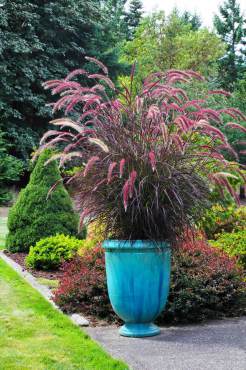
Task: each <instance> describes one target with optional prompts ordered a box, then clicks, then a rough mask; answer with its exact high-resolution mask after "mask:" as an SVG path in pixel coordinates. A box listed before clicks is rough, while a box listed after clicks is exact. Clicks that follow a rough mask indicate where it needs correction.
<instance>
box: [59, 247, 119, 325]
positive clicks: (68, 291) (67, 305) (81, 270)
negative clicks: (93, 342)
mask: <svg viewBox="0 0 246 370" xmlns="http://www.w3.org/2000/svg"><path fill="white" fill-rule="evenodd" d="M54 301H55V302H56V303H57V304H58V305H59V306H60V307H61V308H62V309H63V310H64V311H65V312H83V313H84V314H85V315H89V316H95V317H96V318H107V320H108V321H113V320H117V319H116V316H115V314H114V312H113V309H112V307H111V304H110V302H109V298H108V293H107V288H106V277H105V264H104V251H103V249H102V248H101V247H96V248H94V249H92V250H88V251H86V252H85V254H84V255H83V256H82V257H81V256H76V257H75V258H74V259H73V260H72V261H70V262H67V263H65V264H64V266H63V277H62V279H61V281H60V285H59V288H58V289H57V290H56V292H55V296H54Z"/></svg>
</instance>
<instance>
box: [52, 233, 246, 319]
mask: <svg viewBox="0 0 246 370" xmlns="http://www.w3.org/2000/svg"><path fill="white" fill-rule="evenodd" d="M172 259H173V261H172V266H173V267H172V279H171V288H170V294H169V299H168V303H167V306H166V308H165V310H164V312H163V313H162V314H161V316H160V317H159V318H158V322H159V323H171V322H172V323H178V322H180V323H181V322H195V321H201V320H204V319H207V318H221V317H224V316H235V315H240V314H242V313H243V311H244V310H245V283H243V282H242V281H243V276H242V274H243V273H242V270H240V269H239V268H238V267H237V266H236V262H235V260H234V259H232V258H229V257H228V256H227V255H226V254H224V253H223V252H221V251H219V250H216V249H214V248H211V247H209V246H208V245H207V243H206V241H205V240H197V241H196V242H192V241H188V242H185V243H183V245H182V246H181V247H180V248H179V249H178V250H177V249H174V250H173V258H172ZM54 299H55V302H56V303H57V304H58V305H59V306H60V307H61V308H62V309H63V310H64V311H66V312H83V313H84V314H85V315H92V316H95V317H96V318H104V319H106V320H107V321H109V322H112V321H119V319H118V318H117V317H116V315H115V314H114V313H113V310H112V308H111V305H110V302H109V298H108V294H107V286H106V277H105V263H104V252H103V250H102V248H101V247H96V248H94V249H92V250H90V251H89V252H85V254H84V255H83V256H77V257H76V258H75V259H74V260H73V261H71V262H69V263H66V264H65V265H64V277H63V279H62V280H61V282H60V286H59V288H58V290H57V291H56V292H55V298H54ZM243 299H244V301H243Z"/></svg>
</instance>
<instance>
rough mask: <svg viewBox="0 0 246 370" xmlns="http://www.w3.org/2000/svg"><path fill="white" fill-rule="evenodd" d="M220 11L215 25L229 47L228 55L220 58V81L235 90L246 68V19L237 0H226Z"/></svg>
mask: <svg viewBox="0 0 246 370" xmlns="http://www.w3.org/2000/svg"><path fill="white" fill-rule="evenodd" d="M219 12H220V14H219V15H216V16H215V17H214V26H215V28H216V30H217V33H218V34H219V35H220V37H221V39H222V40H223V41H224V42H225V43H226V48H227V53H226V55H225V56H224V57H223V58H222V59H221V60H220V65H219V76H220V82H221V86H222V87H223V88H225V89H229V90H233V88H234V86H235V84H236V83H237V81H238V80H239V78H240V76H241V75H242V74H243V73H244V72H245V70H246V49H245V45H246V39H245V38H246V19H244V18H243V15H242V13H241V10H240V5H239V4H238V2H237V0H226V1H225V2H224V3H223V4H222V5H221V6H220V7H219Z"/></svg>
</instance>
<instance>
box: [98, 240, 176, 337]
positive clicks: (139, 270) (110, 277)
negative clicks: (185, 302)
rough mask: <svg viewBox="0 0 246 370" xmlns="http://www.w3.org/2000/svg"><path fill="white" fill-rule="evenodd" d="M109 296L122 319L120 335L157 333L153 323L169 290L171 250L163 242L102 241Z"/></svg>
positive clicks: (146, 335)
mask: <svg viewBox="0 0 246 370" xmlns="http://www.w3.org/2000/svg"><path fill="white" fill-rule="evenodd" d="M103 247H104V249H105V251H106V253H105V261H106V274H107V285H108V293H109V298H110V301H111V304H112V307H113V309H114V311H115V313H116V314H117V315H118V316H119V317H120V318H121V319H122V320H123V321H124V322H125V324H124V325H123V326H122V327H121V328H120V331H119V332H120V334H121V335H123V336H127V337H148V336H153V335H157V334H159V333H160V329H159V328H158V327H157V326H156V325H154V324H153V321H154V320H155V318H156V317H157V316H158V315H159V314H160V313H161V311H162V310H163V309H164V307H165V304H166V301H167V296H168V293H169V282H170V265H171V261H170V260H171V251H170V247H169V244H168V243H167V242H158V243H157V242H156V243H155V242H152V241H149V240H143V241H142V240H136V241H124V240H106V241H105V242H104V243H103Z"/></svg>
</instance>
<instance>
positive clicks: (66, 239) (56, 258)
mask: <svg viewBox="0 0 246 370" xmlns="http://www.w3.org/2000/svg"><path fill="white" fill-rule="evenodd" d="M80 246H81V240H78V239H76V238H74V237H70V236H67V235H64V234H57V235H55V236H51V237H48V238H44V239H41V240H40V241H39V242H37V243H36V245H35V246H33V247H30V251H29V254H28V256H27V257H26V263H27V265H28V266H29V267H32V268H34V269H37V270H54V269H57V268H58V267H59V266H60V265H61V263H62V262H63V261H68V260H70V259H71V258H72V257H73V256H74V255H75V253H76V252H77V250H78V249H79V247H80Z"/></svg>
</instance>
